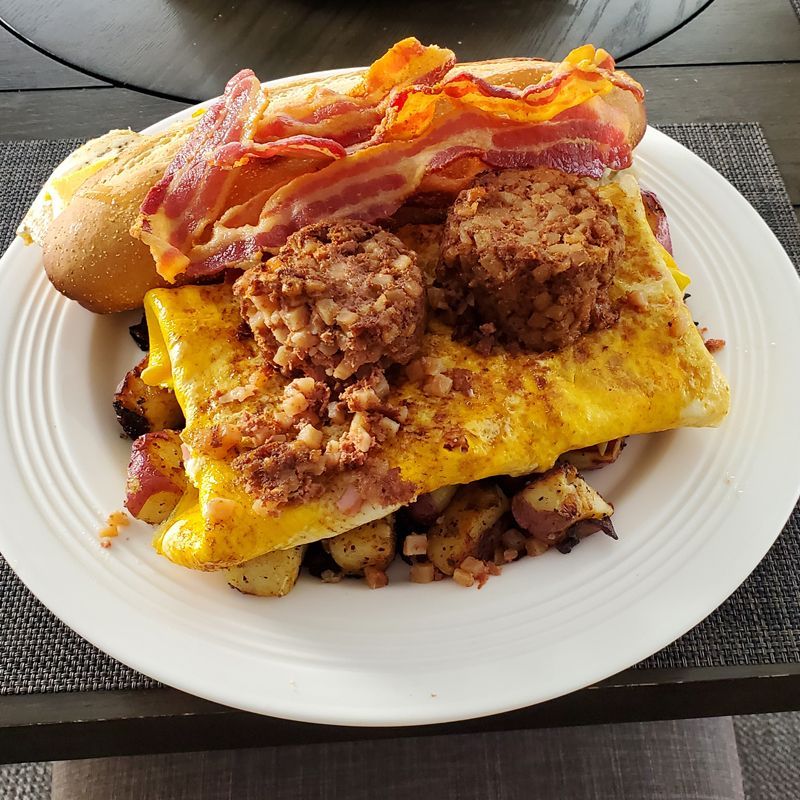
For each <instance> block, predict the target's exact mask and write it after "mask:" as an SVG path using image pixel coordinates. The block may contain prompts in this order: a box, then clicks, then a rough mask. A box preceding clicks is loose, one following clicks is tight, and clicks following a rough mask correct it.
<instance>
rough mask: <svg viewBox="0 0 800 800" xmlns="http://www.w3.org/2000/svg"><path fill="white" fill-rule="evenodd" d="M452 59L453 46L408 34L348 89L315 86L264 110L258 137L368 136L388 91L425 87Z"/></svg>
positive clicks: (348, 142)
mask: <svg viewBox="0 0 800 800" xmlns="http://www.w3.org/2000/svg"><path fill="white" fill-rule="evenodd" d="M454 64H455V55H454V54H453V52H452V51H451V50H445V49H443V48H441V47H436V46H435V45H432V46H427V47H426V46H425V45H423V44H421V43H420V42H419V41H418V40H417V39H415V38H413V37H409V38H408V39H403V40H402V41H400V42H398V43H397V44H395V45H394V46H393V47H391V48H390V49H389V50H388V51H387V52H386V53H385V54H384V55H383V56H381V57H380V58H379V59H378V60H377V61H375V62H373V64H372V66H370V68H369V69H368V70H367V72H366V73H365V75H364V77H363V78H362V79H361V81H359V83H358V84H356V86H354V87H353V88H352V89H351V90H350V91H348V92H347V93H346V94H341V93H339V92H335V91H332V90H331V89H328V88H326V87H320V88H317V87H315V88H314V89H312V90H311V92H310V93H309V95H308V96H307V97H305V98H303V100H302V101H299V102H297V103H296V104H295V105H293V106H290V107H284V108H283V109H282V110H281V113H280V114H275V115H269V114H267V115H265V116H264V118H263V119H262V121H261V123H260V124H259V126H258V129H257V131H256V132H255V136H254V138H255V139H256V141H259V142H265V141H268V140H269V139H272V138H281V137H286V136H294V135H297V134H306V135H310V136H318V137H324V138H327V139H332V140H333V141H336V142H338V143H339V144H340V145H342V146H343V147H352V146H353V145H355V144H358V143H360V142H364V141H367V140H368V139H369V138H370V137H371V136H372V134H373V132H374V130H375V128H376V126H377V125H378V124H379V123H380V122H381V120H382V119H383V117H384V111H385V109H384V104H385V102H386V101H387V100H388V98H389V95H390V94H391V93H392V92H395V91H397V90H398V89H402V88H403V87H405V86H412V85H413V86H428V85H432V84H435V83H436V82H437V81H438V80H440V79H441V78H443V77H444V76H445V75H446V74H447V73H448V72H449V71H450V70H451V69H452V67H453V65H454Z"/></svg>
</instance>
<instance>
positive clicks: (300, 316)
mask: <svg viewBox="0 0 800 800" xmlns="http://www.w3.org/2000/svg"><path fill="white" fill-rule="evenodd" d="M234 291H235V292H236V294H237V296H238V297H239V299H240V302H241V311H242V316H243V317H244V319H245V320H247V322H248V323H249V325H250V328H251V329H252V331H253V334H254V335H255V337H256V341H257V342H258V344H259V346H260V347H261V348H262V349H263V350H264V352H265V353H266V355H267V357H268V358H269V359H270V360H271V361H272V362H273V363H274V364H276V365H277V366H278V368H279V369H280V370H281V371H283V372H284V373H285V374H287V375H290V374H292V373H293V372H295V371H297V370H301V371H305V372H307V371H308V369H309V368H319V369H322V370H323V371H324V373H325V374H326V375H328V376H330V377H332V378H334V379H337V380H344V379H347V378H350V377H352V376H353V375H355V373H356V372H357V371H358V370H359V368H361V367H362V366H365V365H379V366H384V367H385V366H388V365H389V364H393V363H399V364H405V363H407V362H408V360H409V359H410V358H411V357H412V356H413V355H414V354H415V353H416V351H417V350H418V349H419V345H420V342H421V339H422V334H423V332H424V328H425V292H424V286H423V279H422V274H421V272H420V269H419V267H418V265H417V257H416V254H415V253H414V252H413V251H411V250H408V249H407V248H406V247H404V245H403V243H402V242H401V241H400V240H399V239H398V238H397V237H396V236H394V235H393V234H391V233H389V232H388V231H385V230H382V229H381V228H378V227H376V226H374V225H368V224H367V223H364V222H358V221H355V220H344V221H330V222H321V223H318V224H316V225H309V226H307V227H305V228H302V229H301V230H299V231H297V233H294V234H292V235H291V236H290V237H289V239H288V240H287V242H286V244H285V245H284V246H283V247H282V248H281V249H280V251H279V252H278V254H277V255H276V256H275V257H273V258H271V259H269V261H267V262H266V263H264V264H261V265H259V266H258V267H255V268H253V269H250V270H248V271H247V272H246V273H245V274H244V275H243V276H242V277H241V278H239V280H237V281H236V283H235V285H234Z"/></svg>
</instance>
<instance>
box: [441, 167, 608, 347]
mask: <svg viewBox="0 0 800 800" xmlns="http://www.w3.org/2000/svg"><path fill="white" fill-rule="evenodd" d="M623 248H624V236H623V234H622V230H621V228H620V226H619V222H618V220H617V216H616V211H615V209H614V207H613V206H612V205H611V204H610V203H608V202H606V201H605V200H604V199H603V198H602V197H600V195H599V193H598V192H597V190H596V189H595V188H594V187H593V186H592V184H591V183H590V182H589V181H588V180H586V179H584V178H579V177H576V176H574V175H568V174H565V173H562V172H560V171H558V170H555V169H550V168H546V167H541V168H538V169H533V170H506V171H504V172H501V173H487V174H484V175H482V176H480V177H479V178H478V179H477V180H476V182H475V183H474V185H473V186H472V187H470V188H468V189H465V190H464V191H462V192H461V193H460V194H459V196H458V198H457V199H456V202H455V204H454V206H453V207H452V209H451V210H450V213H449V215H448V219H447V223H446V225H445V230H444V236H443V241H442V262H441V264H440V270H439V282H440V286H441V287H442V289H443V291H444V296H443V299H444V301H445V303H446V305H447V306H448V307H449V308H450V309H451V310H452V312H454V314H455V316H456V318H457V319H458V320H460V321H461V322H462V323H463V322H465V321H466V322H467V324H468V325H469V327H470V328H471V329H472V330H473V331H474V330H475V329H480V327H481V323H484V324H488V325H492V326H494V328H493V329H492V330H488V329H487V332H486V333H485V334H484V336H483V338H487V337H492V336H493V335H494V334H495V329H496V332H497V334H498V335H499V337H500V338H501V339H502V340H504V341H506V342H518V343H519V344H521V345H522V346H523V347H524V348H526V349H528V350H533V351H545V350H556V349H559V348H562V347H565V346H567V345H569V344H572V343H573V342H575V341H576V340H577V339H578V337H580V336H581V335H582V334H584V333H586V332H588V331H592V330H598V329H601V328H605V327H608V326H609V325H610V324H612V323H613V322H614V321H615V319H616V317H617V314H616V312H615V310H614V309H613V308H612V306H611V303H610V301H609V296H608V289H609V286H610V285H611V283H612V280H613V277H614V271H615V268H616V263H617V260H618V258H619V256H620V254H621V253H622V251H623ZM481 333H482V334H483V331H482V330H481ZM488 347H491V343H490V344H489V345H488Z"/></svg>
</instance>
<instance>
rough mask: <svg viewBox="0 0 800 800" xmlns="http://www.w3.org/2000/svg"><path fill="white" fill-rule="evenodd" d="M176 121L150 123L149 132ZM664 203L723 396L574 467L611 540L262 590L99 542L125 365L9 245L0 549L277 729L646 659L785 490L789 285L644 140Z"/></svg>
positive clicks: (679, 150)
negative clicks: (470, 584) (610, 511)
mask: <svg viewBox="0 0 800 800" xmlns="http://www.w3.org/2000/svg"><path fill="white" fill-rule="evenodd" d="M189 113H191V109H189V110H187V111H184V112H182V113H181V114H178V115H175V116H174V117H172V118H170V119H169V120H165V121H164V122H163V123H160V124H158V125H156V126H153V128H152V129H151V130H152V131H155V130H158V129H160V128H162V127H164V126H166V125H167V124H169V123H171V122H173V121H175V120H176V119H178V118H181V117H183V116H185V115H187V114H189ZM636 168H637V170H638V173H639V175H640V178H641V180H642V182H643V183H645V184H646V185H647V186H648V187H650V188H652V189H654V190H655V191H656V192H657V193H658V195H659V197H660V199H661V200H662V202H663V204H664V206H665V207H666V210H667V212H668V216H669V219H670V224H671V226H672V233H673V240H674V244H675V250H676V257H677V260H678V263H679V264H680V265H681V267H682V268H683V269H684V270H685V271H686V272H688V273H689V274H690V275H691V276H692V278H693V284H692V287H691V293H692V299H691V307H692V310H693V313H694V316H695V318H696V319H698V320H700V321H701V322H702V324H704V325H707V326H708V327H709V328H710V331H711V335H713V336H718V337H723V338H725V339H726V340H727V342H728V345H727V347H726V348H725V349H724V350H723V351H722V352H721V353H720V354H719V355H718V358H719V362H720V365H721V367H722V369H723V370H724V372H725V374H726V375H727V376H728V378H729V380H730V383H731V388H732V410H731V414H730V416H729V417H728V419H727V420H726V421H725V423H724V424H723V425H722V427H721V428H719V429H716V430H714V429H710V430H682V431H677V432H671V433H664V434H658V435H653V436H648V437H639V438H638V439H637V440H636V441H633V442H632V444H631V445H630V447H629V448H628V449H627V450H626V451H625V454H624V456H623V457H622V458H621V459H620V462H619V463H617V464H615V465H613V466H612V467H609V468H607V469H605V470H603V471H601V472H599V473H595V474H593V476H592V482H593V483H594V484H595V485H597V487H598V488H599V489H600V490H601V491H602V492H603V493H604V494H606V495H607V496H608V497H609V498H610V499H611V500H612V501H613V502H614V504H615V505H616V508H617V513H616V515H615V517H614V521H615V524H616V527H617V530H618V531H619V533H620V537H621V538H620V541H619V542H613V541H611V540H610V539H608V538H606V537H603V536H593V537H591V538H590V539H588V540H586V541H585V542H584V543H583V544H581V546H580V547H579V548H577V549H576V550H575V551H574V552H573V553H572V554H571V555H569V557H564V556H561V555H560V554H558V553H548V554H546V555H545V556H543V557H541V558H537V559H525V560H523V561H521V562H519V563H517V564H514V565H513V566H511V567H509V568H506V569H505V570H504V572H503V575H502V577H500V578H495V579H492V580H491V581H489V583H488V584H487V585H486V586H485V588H484V589H483V590H481V591H467V590H464V589H462V588H461V587H459V586H457V585H456V584H455V583H453V582H452V581H443V582H441V583H436V584H430V585H427V586H417V585H412V584H409V583H408V582H407V581H406V580H405V567H404V565H402V564H396V565H395V566H394V567H393V569H392V572H391V573H390V577H391V579H392V583H391V584H390V586H389V587H388V588H387V589H384V590H381V591H370V590H368V589H367V588H366V587H365V586H364V585H363V584H362V583H361V582H348V581H345V582H343V583H340V584H335V585H326V584H322V583H320V582H318V581H315V580H313V579H310V578H304V579H301V581H300V583H299V585H298V586H297V588H296V589H295V590H294V591H293V592H292V593H291V594H290V595H289V596H287V597H285V598H283V599H281V600H269V599H257V598H250V597H245V596H243V595H240V594H239V593H237V592H235V591H232V590H230V589H229V588H227V586H226V585H225V583H224V581H223V580H222V578H221V576H220V575H215V574H201V573H194V572H190V571H188V570H184V569H181V568H179V567H176V566H174V565H172V564H170V563H169V562H168V561H166V560H165V559H163V558H160V557H158V556H156V554H155V553H154V552H153V551H152V549H151V548H150V538H151V531H150V529H149V527H148V526H145V525H143V524H140V523H135V524H134V525H132V526H131V527H130V528H128V529H126V530H125V531H124V533H123V535H122V536H121V537H120V538H119V539H118V540H115V541H114V545H113V547H112V548H111V549H109V550H103V549H101V548H100V546H99V542H98V536H97V532H98V530H99V528H100V527H101V526H102V524H103V522H104V519H105V517H106V515H107V514H108V513H109V512H110V511H112V510H114V509H117V508H120V507H121V504H122V499H123V483H124V478H125V466H126V463H127V458H128V453H129V443H127V442H125V441H122V440H120V438H119V435H118V428H117V425H116V422H115V420H114V415H113V413H112V410H111V395H112V392H113V390H114V387H115V385H116V383H117V382H118V380H119V378H120V377H121V375H122V374H123V373H124V371H125V370H126V369H128V368H129V367H130V366H131V364H133V363H134V362H135V360H136V358H137V351H136V349H135V347H134V345H133V344H132V342H131V340H130V338H129V337H128V334H127V325H128V324H130V323H131V322H132V321H134V320H135V319H136V317H137V315H127V316H125V315H123V316H122V317H116V318H113V319H109V318H102V317H97V316H94V315H92V314H89V313H88V312H86V311H84V310H82V309H81V308H80V307H79V306H77V305H75V304H73V303H69V302H67V301H66V300H65V299H64V298H62V297H61V296H60V295H58V294H57V293H56V292H55V291H54V290H53V289H52V288H51V287H50V285H49V284H48V282H47V281H46V279H45V277H44V275H43V271H42V266H41V254H40V252H39V250H38V249H37V248H35V247H31V248H26V247H24V246H23V245H22V243H21V242H20V241H19V240H17V241H15V242H14V243H13V244H12V246H11V247H10V249H9V250H8V252H7V253H6V255H5V256H4V257H3V259H2V261H1V262H0V297H1V298H2V301H0V302H2V305H3V311H2V314H1V315H0V367H1V369H0V374H1V375H2V387H0V390H1V392H2V394H0V397H1V398H2V399H1V400H0V403H1V404H2V414H1V415H0V448H2V452H3V454H4V455H3V458H2V461H1V462H0V508H2V517H1V518H0V550H2V553H3V554H4V556H5V557H6V558H7V559H8V561H9V563H10V564H11V566H12V567H13V569H14V570H15V571H16V572H17V574H18V575H19V576H20V577H21V578H22V580H23V581H25V583H26V584H27V585H28V586H29V587H30V588H31V589H32V590H33V592H34V593H35V594H36V595H37V596H38V597H39V598H40V599H41V600H42V602H44V604H45V605H47V606H48V607H49V608H50V609H51V610H52V611H53V612H54V613H55V614H57V615H58V617H60V618H61V619H62V620H63V621H64V622H66V623H67V624H68V625H70V626H71V627H72V628H74V629H75V630H76V631H78V633H80V634H81V635H82V636H84V637H86V638H87V639H88V640H89V641H90V642H92V643H93V644H94V645H96V646H97V647H99V648H101V649H102V650H105V651H106V652H108V653H110V654H111V655H112V656H114V657H115V658H117V659H119V660H120V661H122V662H124V663H125V664H128V665H130V666H131V667H133V668H135V669H137V670H140V671H141V672H143V673H145V674H147V675H150V676H152V677H154V678H156V679H158V680H160V681H163V682H164V683H166V684H169V685H172V686H175V687H177V688H179V689H182V690H184V691H188V692H192V693H194V694H197V695H199V696H201V697H205V698H208V699H211V700H215V701H218V702H221V703H226V704H229V705H231V706H236V707H238V708H242V709H247V710H250V711H255V712H260V713H265V714H270V715H274V716H278V717H285V718H288V719H296V720H305V721H311V722H320V723H336V724H349V725H411V724H422V723H433V722H444V721H449V720H458V719H466V718H470V717H476V716H480V715H484V714H491V713H496V712H501V711H505V710H509V709H515V708H519V707H522V706H526V705H530V704H533V703H538V702H541V701H544V700H548V699H550V698H553V697H556V696H558V695H562V694H565V693H567V692H570V691H573V690H575V689H579V688H581V687H583V686H586V685H588V684H590V683H593V682H595V681H597V680H600V679H602V678H605V677H607V676H609V675H612V674H613V673H615V672H617V671H619V670H622V669H624V668H626V667H628V666H630V665H632V664H634V663H636V662H637V661H639V660H640V659H642V658H645V657H646V656H648V655H650V654H651V653H654V652H655V651H657V650H658V649H660V648H661V647H663V646H665V645H666V644H668V643H669V642H671V641H673V640H674V639H675V638H677V637H678V636H680V635H681V634H683V633H685V632H686V631H687V630H689V629H690V628H691V627H692V626H694V625H695V624H697V623H698V622H699V621H700V620H702V619H703V618H704V617H705V616H707V615H708V614H709V613H710V612H711V611H712V610H713V609H714V608H716V607H717V606H718V605H719V604H720V603H721V602H722V601H723V600H724V599H725V598H726V597H727V596H728V595H729V594H731V592H733V591H734V590H735V589H736V587H737V586H738V585H739V584H740V583H741V582H742V581H743V580H744V578H745V577H746V576H747V575H748V574H749V573H750V572H751V570H752V569H753V568H754V567H755V566H756V564H757V563H758V562H759V561H760V559H761V558H762V557H763V556H764V554H765V553H766V551H767V550H768V548H769V546H770V545H771V544H772V542H773V541H774V539H775V537H776V536H777V535H778V533H779V531H780V530H781V528H782V526H783V524H784V522H785V521H786V519H787V517H788V515H789V513H790V511H791V509H792V506H793V504H794V501H795V498H796V497H797V493H798V484H799V483H800V481H799V480H798V467H797V460H796V454H797V452H798V450H799V449H800V417H799V416H798V414H797V398H798V396H800V370H799V369H798V359H797V355H796V353H797V343H798V342H800V314H799V313H798V311H799V310H800V281H798V279H797V276H796V274H795V272H794V269H793V268H792V265H791V263H790V262H789V259H788V258H787V256H786V254H785V253H784V251H783V250H782V249H781V247H780V245H779V244H778V242H777V240H776V239H775V237H774V236H773V235H772V233H771V232H770V231H769V229H768V228H767V226H766V225H765V224H764V222H763V221H762V220H761V218H760V217H759V216H758V215H757V214H756V212H755V211H754V210H753V209H752V207H751V206H750V205H748V203H747V202H746V201H745V200H744V199H743V198H742V197H741V195H739V194H738V193H737V192H736V191H735V189H733V187H732V186H731V185H730V184H729V183H727V182H726V181H725V180H724V179H723V178H722V177H721V176H720V175H719V174H718V173H716V172H715V171H714V170H713V169H712V168H711V167H709V166H708V165H707V164H705V163H704V162H703V161H701V160H700V159H699V158H698V157H697V156H695V155H693V154H692V153H690V152H689V151H688V150H687V149H685V148H684V147H682V146H681V145H679V144H677V143H676V142H674V141H673V140H671V139H669V138H668V137H667V136H665V135H664V134H661V133H659V132H657V131H654V130H652V129H651V130H649V131H648V133H647V135H646V136H645V138H644V140H643V142H642V143H641V144H640V145H639V147H638V148H637V151H636Z"/></svg>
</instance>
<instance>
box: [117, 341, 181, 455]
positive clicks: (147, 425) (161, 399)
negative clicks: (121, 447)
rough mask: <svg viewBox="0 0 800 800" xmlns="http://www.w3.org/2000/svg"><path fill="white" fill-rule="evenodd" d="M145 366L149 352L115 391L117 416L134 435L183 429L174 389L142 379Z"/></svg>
mask: <svg viewBox="0 0 800 800" xmlns="http://www.w3.org/2000/svg"><path fill="white" fill-rule="evenodd" d="M146 366H147V356H145V357H144V358H143V359H142V360H141V361H140V362H139V363H138V364H137V365H136V366H135V367H134V368H133V369H132V370H131V371H130V372H128V373H127V374H126V375H125V377H124V378H123V379H122V382H121V383H120V385H119V386H118V387H117V391H116V392H115V393H114V411H115V413H116V415H117V420H118V421H119V424H120V425H121V426H122V430H123V431H125V433H126V434H127V435H128V436H130V437H131V439H137V438H138V437H140V436H144V434H146V433H153V432H154V431H166V430H180V429H181V428H183V426H184V424H185V421H184V418H183V411H181V407H180V406H179V405H178V401H177V399H176V398H175V392H173V391H172V390H171V389H162V388H161V387H160V386H148V385H147V384H146V383H145V382H144V381H143V380H142V372H143V370H144V369H145V367H146Z"/></svg>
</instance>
